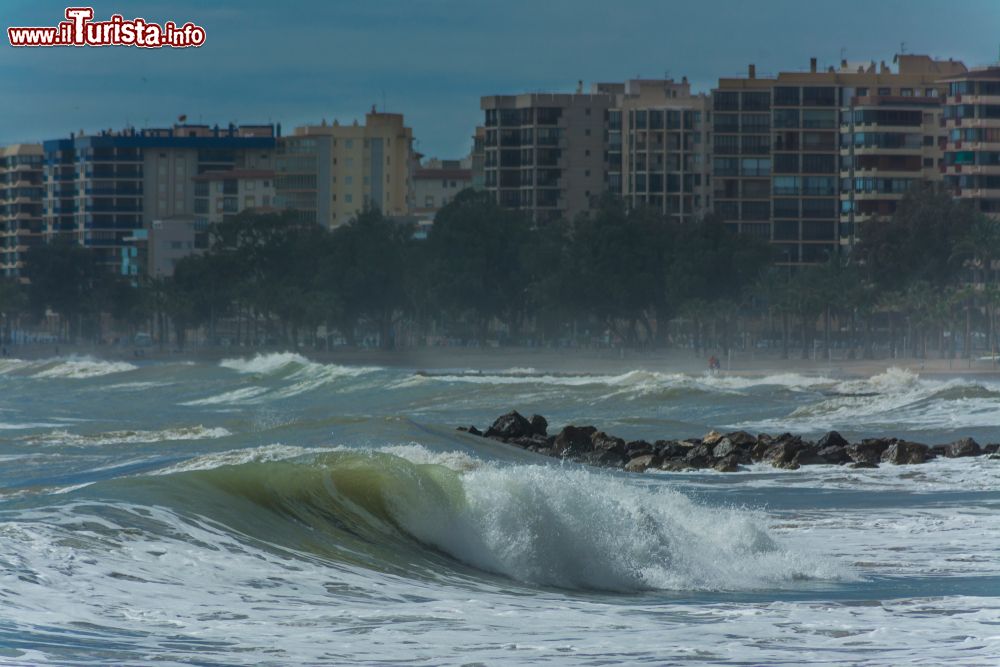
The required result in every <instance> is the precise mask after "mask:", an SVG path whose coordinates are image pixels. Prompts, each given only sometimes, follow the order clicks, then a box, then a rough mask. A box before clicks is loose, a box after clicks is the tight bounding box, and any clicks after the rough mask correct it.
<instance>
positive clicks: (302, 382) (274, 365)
mask: <svg viewBox="0 0 1000 667" xmlns="http://www.w3.org/2000/svg"><path fill="white" fill-rule="evenodd" d="M219 365H220V366H222V367H223V368H228V369H230V370H234V371H236V372H237V373H240V374H243V375H254V376H257V377H261V378H280V379H281V380H282V381H284V382H287V383H288V384H287V385H285V386H283V387H280V388H277V389H274V390H271V391H269V393H268V394H267V395H266V396H259V394H253V395H243V394H236V395H235V396H232V395H223V397H222V398H223V400H221V401H218V402H257V403H259V402H263V401H267V400H272V399H281V398H290V397H292V396H297V395H299V394H303V393H305V392H308V391H312V390H314V389H318V388H319V387H323V386H326V385H330V384H334V383H336V382H338V381H340V380H342V379H344V378H356V377H360V376H362V375H366V374H368V373H372V372H375V371H378V370H381V369H379V368H377V367H373V366H341V365H339V364H321V363H318V362H315V361H310V360H309V359H307V358H305V357H303V356H302V355H301V354H296V353H294V352H278V353H270V354H258V355H257V356H255V357H252V358H249V359H246V358H237V359H224V360H223V361H222V362H221V363H220V364H219ZM260 393H263V392H260ZM258 396H259V397H258ZM215 398H220V397H215ZM247 399H255V400H247ZM203 400H215V399H203ZM186 405H206V403H204V402H191V403H187V404H186Z"/></svg>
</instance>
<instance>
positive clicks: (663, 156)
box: [607, 77, 711, 222]
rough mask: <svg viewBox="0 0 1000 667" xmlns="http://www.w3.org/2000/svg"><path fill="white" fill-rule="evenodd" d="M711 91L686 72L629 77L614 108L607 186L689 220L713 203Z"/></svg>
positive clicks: (632, 202) (609, 131)
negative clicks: (696, 89) (677, 77)
mask: <svg viewBox="0 0 1000 667" xmlns="http://www.w3.org/2000/svg"><path fill="white" fill-rule="evenodd" d="M710 110H711V100H710V98H709V97H708V95H705V94H697V95H693V94H692V93H691V86H690V84H689V83H688V81H687V78H686V77H685V78H684V79H682V80H681V81H680V82H679V83H678V82H675V81H673V80H671V79H667V80H646V79H635V80H629V81H626V82H625V85H624V86H623V89H622V93H621V97H620V102H619V105H618V107H617V108H615V109H612V110H610V111H609V114H608V123H607V136H608V175H607V182H608V190H609V191H610V192H614V193H616V194H621V195H622V197H623V199H624V200H625V201H626V202H628V204H629V205H630V206H634V207H643V206H645V207H651V208H653V209H655V210H657V211H659V212H660V213H662V214H664V215H667V216H669V217H671V218H674V219H676V220H678V221H682V222H686V221H690V220H692V219H695V218H698V217H701V216H703V215H704V214H705V213H706V212H707V210H708V209H709V208H710V207H711V186H710V183H709V173H710V172H709V168H708V167H709V155H710V152H709V133H708V128H709V123H708V119H709V113H710Z"/></svg>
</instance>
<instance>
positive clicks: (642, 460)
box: [625, 454, 663, 472]
mask: <svg viewBox="0 0 1000 667" xmlns="http://www.w3.org/2000/svg"><path fill="white" fill-rule="evenodd" d="M662 463H663V459H661V458H658V457H657V456H655V455H653V454H643V455H641V456H636V457H634V458H631V459H629V462H628V463H626V464H625V470H627V471H629V472H643V471H645V470H646V469H647V468H659V467H660V464H662Z"/></svg>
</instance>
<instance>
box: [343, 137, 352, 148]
mask: <svg viewBox="0 0 1000 667" xmlns="http://www.w3.org/2000/svg"><path fill="white" fill-rule="evenodd" d="M344 148H354V139H344Z"/></svg>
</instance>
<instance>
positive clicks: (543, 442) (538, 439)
mask: <svg viewBox="0 0 1000 667" xmlns="http://www.w3.org/2000/svg"><path fill="white" fill-rule="evenodd" d="M506 442H507V444H510V445H517V446H518V447H524V448H525V449H530V450H532V451H539V450H542V449H548V448H549V442H548V440H547V439H546V438H545V437H544V436H541V435H531V436H525V437H521V438H509V439H508V440H506Z"/></svg>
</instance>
